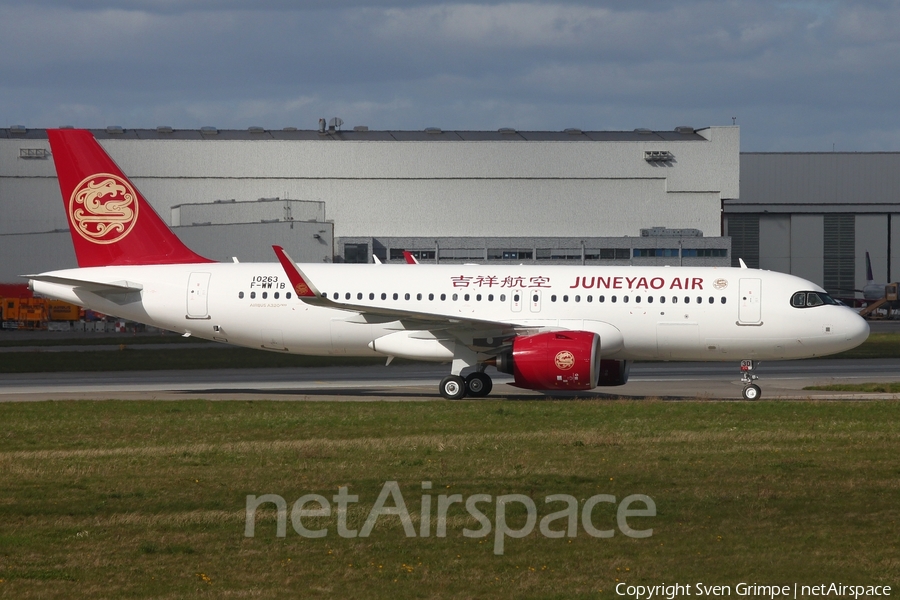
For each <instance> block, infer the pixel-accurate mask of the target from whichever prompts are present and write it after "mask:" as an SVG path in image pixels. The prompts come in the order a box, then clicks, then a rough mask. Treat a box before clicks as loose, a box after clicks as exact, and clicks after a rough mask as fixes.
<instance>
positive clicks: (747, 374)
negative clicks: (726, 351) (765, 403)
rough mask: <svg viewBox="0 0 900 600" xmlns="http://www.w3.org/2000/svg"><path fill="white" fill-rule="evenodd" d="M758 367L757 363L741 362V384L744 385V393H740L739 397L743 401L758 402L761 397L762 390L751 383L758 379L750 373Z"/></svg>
mask: <svg viewBox="0 0 900 600" xmlns="http://www.w3.org/2000/svg"><path fill="white" fill-rule="evenodd" d="M758 366H759V361H753V360H742V361H741V383H743V384H744V391H743V392H741V395H742V396H743V397H744V400H759V397H760V396H761V395H762V390H761V389H759V386H758V385H756V384H755V383H753V382H754V381H756V380H757V379H759V376H758V375H754V374H753V373H751V371H753V370H754V369H755V368H756V367H758Z"/></svg>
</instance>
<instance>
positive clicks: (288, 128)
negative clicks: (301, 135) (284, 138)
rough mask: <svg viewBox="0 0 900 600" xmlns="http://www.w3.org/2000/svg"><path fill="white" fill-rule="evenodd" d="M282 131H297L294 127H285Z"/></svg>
mask: <svg viewBox="0 0 900 600" xmlns="http://www.w3.org/2000/svg"><path fill="white" fill-rule="evenodd" d="M282 131H297V128H296V127H285V128H284V129H282Z"/></svg>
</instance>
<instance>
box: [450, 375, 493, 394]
mask: <svg viewBox="0 0 900 600" xmlns="http://www.w3.org/2000/svg"><path fill="white" fill-rule="evenodd" d="M493 387H494V383H493V381H491V378H490V376H488V375H486V374H485V373H484V371H475V372H474V373H470V374H469V375H468V376H467V377H466V378H465V379H464V378H463V377H462V376H460V375H448V376H447V377H444V378H443V379H442V380H441V385H440V388H439V390H440V392H441V396H443V397H444V398H446V399H447V400H460V399H461V398H464V397H466V396H472V397H473V398H484V397H485V396H487V395H488V394H490V393H491V390H492V389H493Z"/></svg>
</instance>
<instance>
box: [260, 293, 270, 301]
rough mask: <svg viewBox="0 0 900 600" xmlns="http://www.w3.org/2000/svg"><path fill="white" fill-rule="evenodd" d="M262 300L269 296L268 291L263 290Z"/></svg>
mask: <svg viewBox="0 0 900 600" xmlns="http://www.w3.org/2000/svg"><path fill="white" fill-rule="evenodd" d="M262 297H263V300H265V299H266V298H268V297H269V292H263V296H262Z"/></svg>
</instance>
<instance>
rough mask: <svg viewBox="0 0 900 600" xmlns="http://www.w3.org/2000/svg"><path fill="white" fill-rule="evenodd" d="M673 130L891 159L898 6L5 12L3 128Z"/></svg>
mask: <svg viewBox="0 0 900 600" xmlns="http://www.w3.org/2000/svg"><path fill="white" fill-rule="evenodd" d="M335 116H337V117H341V118H342V119H343V120H344V127H345V128H348V127H352V126H354V125H368V126H369V127H370V128H371V129H408V130H416V129H424V128H425V127H441V128H443V129H447V130H450V129H476V130H478V129H486V130H493V129H498V128H500V127H514V128H517V129H522V130H562V129H565V128H567V127H579V128H582V129H586V130H587V129H590V130H631V129H634V128H637V127H648V128H651V129H661V130H669V129H673V128H674V127H675V126H678V125H693V126H694V127H702V126H707V125H731V124H732V122H733V119H736V123H737V124H738V125H740V126H741V145H742V150H744V151H780V150H785V151H830V150H832V149H836V150H839V151H841V150H843V151H878V150H889V151H898V150H900V3H898V2H895V1H884V2H867V1H855V2H851V1H831V2H802V1H801V2H792V1H782V2H770V1H768V0H755V1H752V2H750V1H745V2H736V1H734V2H727V1H718V0H716V1H704V0H677V1H671V0H669V1H665V2H663V1H656V0H648V1H644V2H641V1H638V0H620V1H607V2H578V1H573V2H483V3H477V2H472V3H463V2H453V1H450V2H429V1H413V0H393V1H392V0H309V1H306V2H299V1H297V2H294V1H289V0H254V1H250V0H247V1H238V0H223V1H215V0H121V1H119V2H112V1H107V0H46V1H34V0H27V1H25V0H23V1H12V0H0V126H4V127H6V126H10V125H17V124H21V125H25V126H27V127H55V126H59V125H64V124H68V125H75V126H77V127H105V126H107V125H121V126H123V127H126V128H134V127H156V126H157V125H171V126H173V127H176V128H197V127H201V126H204V125H212V126H216V127H219V128H222V129H226V128H246V127H248V126H252V125H258V126H262V127H265V128H272V129H280V128H282V127H287V126H293V127H299V128H301V129H314V128H315V127H316V125H317V122H318V119H319V117H324V118H326V119H330V118H331V117H335Z"/></svg>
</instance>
